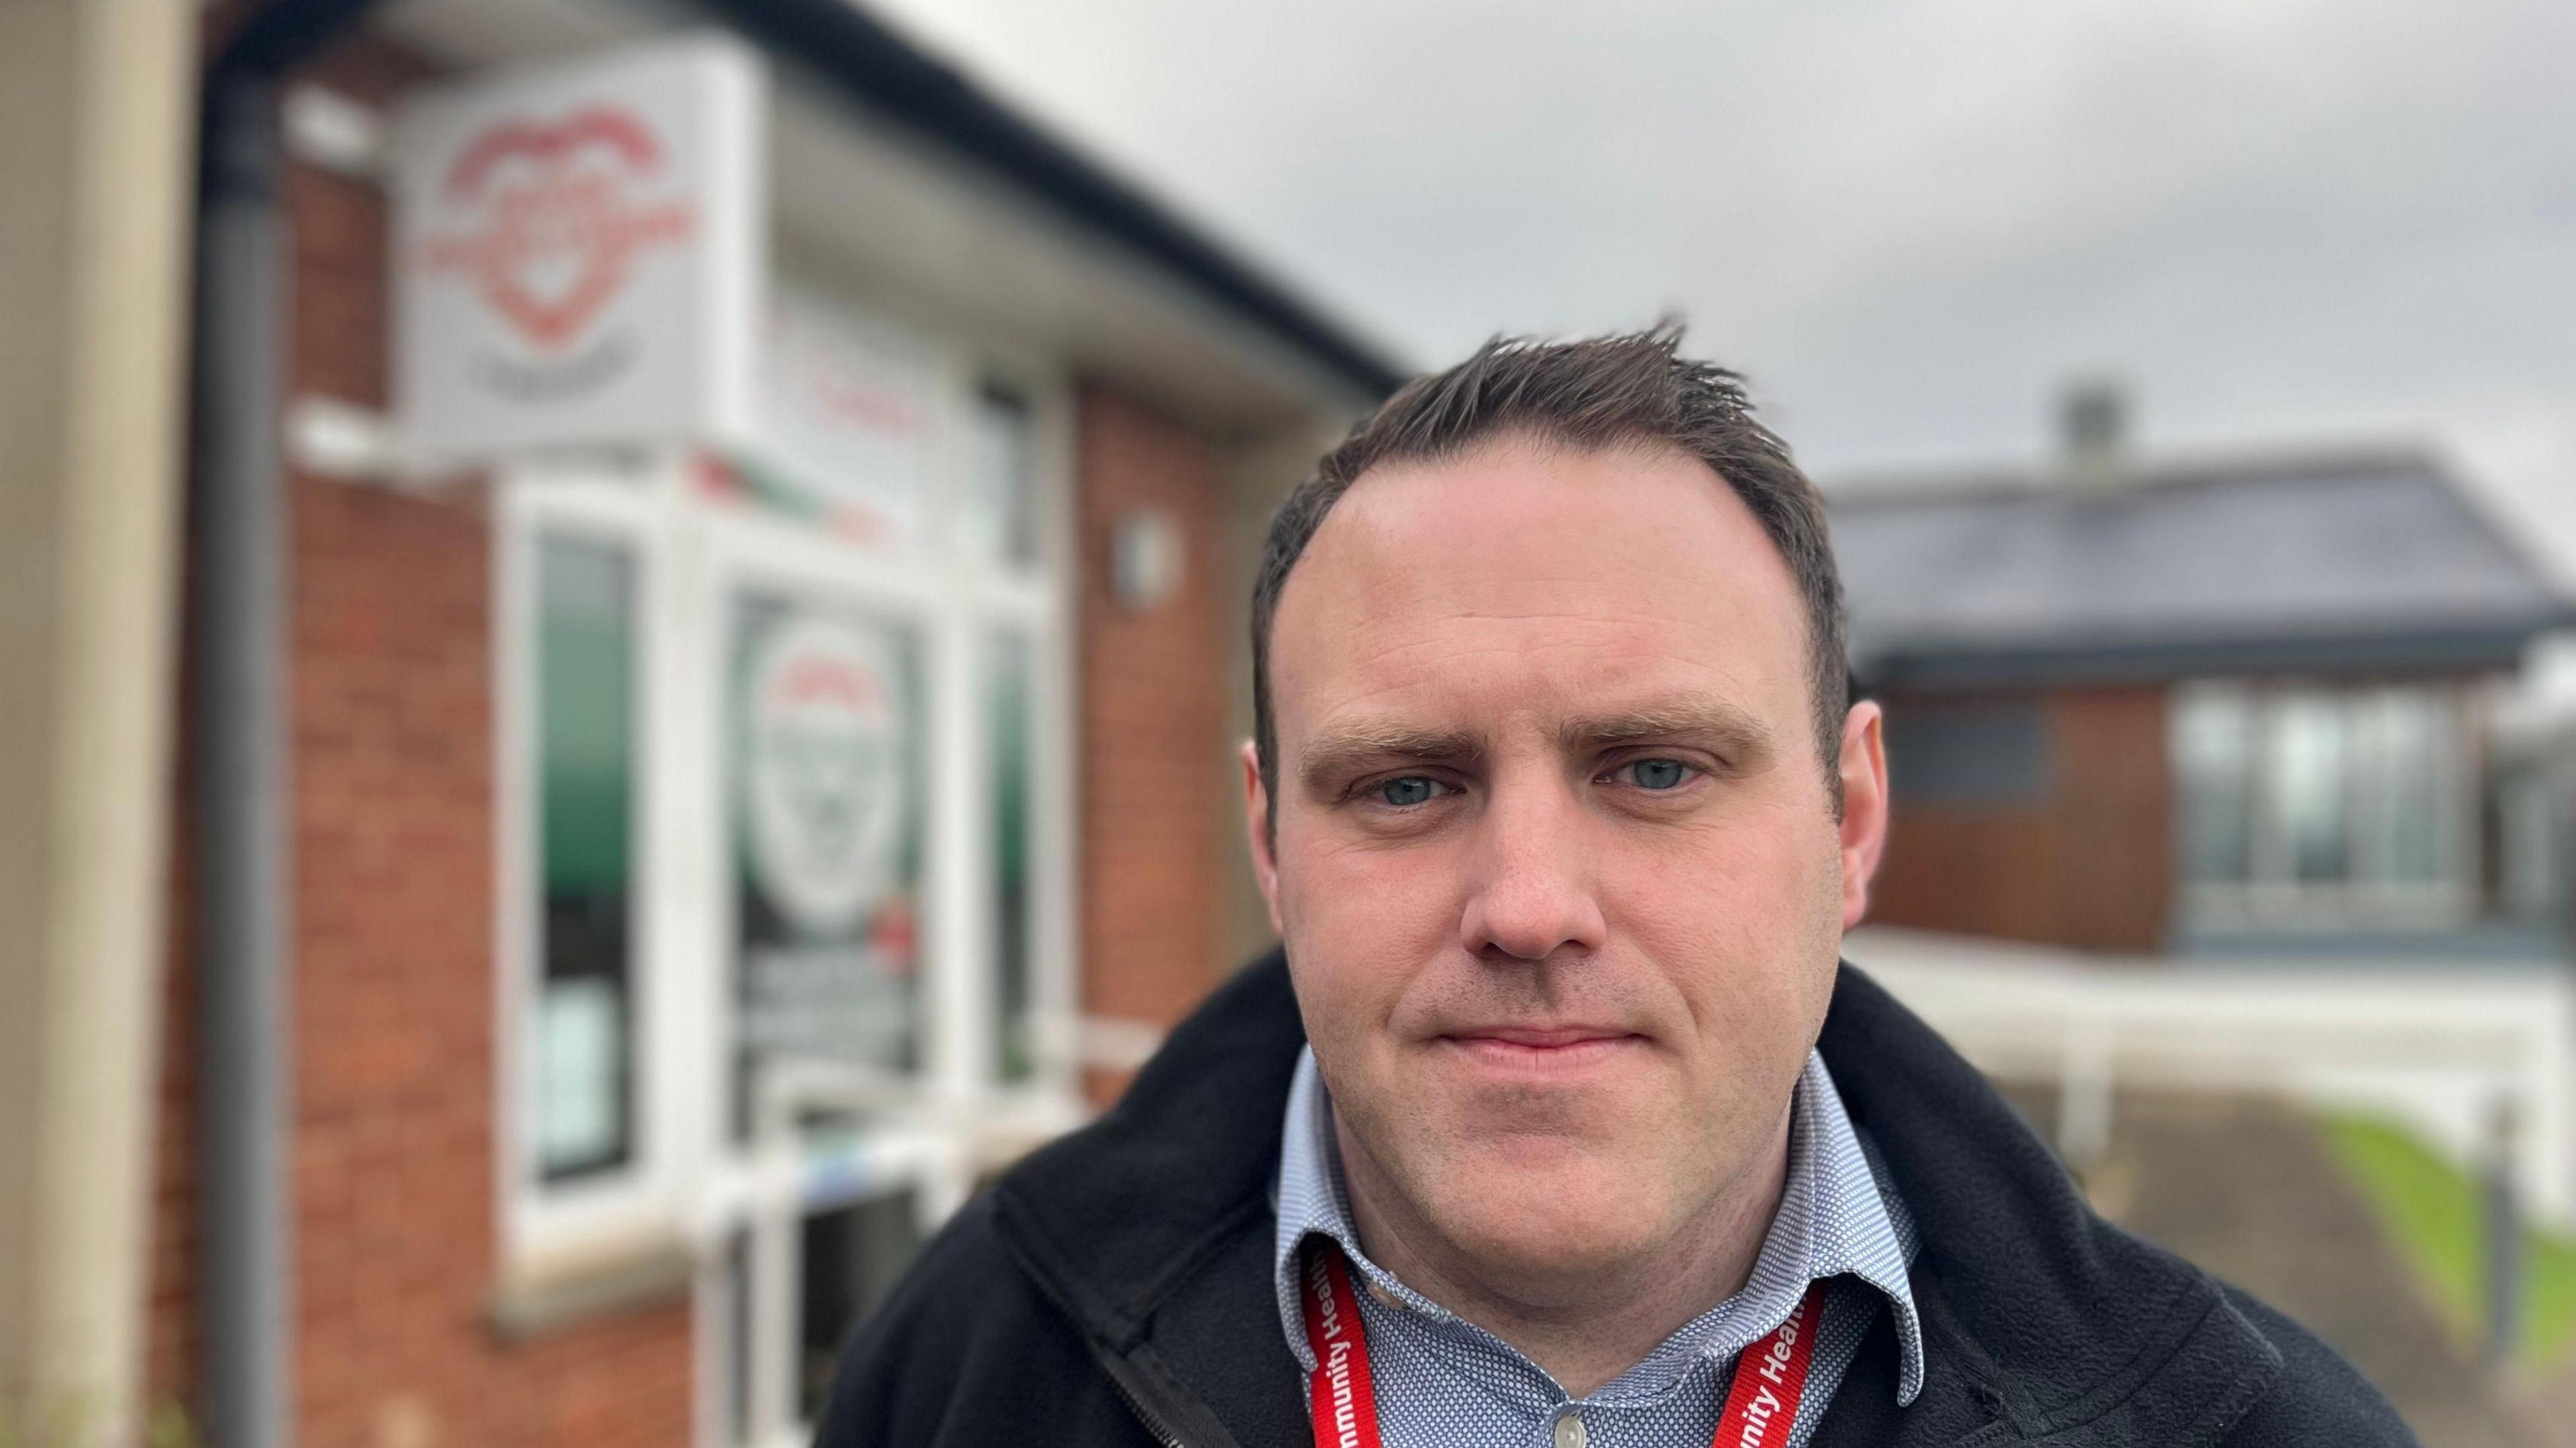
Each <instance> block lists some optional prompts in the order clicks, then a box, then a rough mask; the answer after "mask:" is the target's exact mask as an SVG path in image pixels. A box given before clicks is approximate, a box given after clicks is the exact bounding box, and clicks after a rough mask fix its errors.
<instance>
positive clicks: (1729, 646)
mask: <svg viewBox="0 0 2576 1448" xmlns="http://www.w3.org/2000/svg"><path fill="white" fill-rule="evenodd" d="M1805 641H1806V634H1805V616H1804V610H1803V606H1802V604H1801V601H1800V596H1799V591H1798V587H1797V583H1796V580H1795V579H1794V578H1793V577H1792V575H1791V574H1790V571H1789V567H1788V564H1787V562H1786V561H1785V560H1783V559H1782V558H1781V556H1780V554H1779V551H1778V550H1777V549H1776V548H1774V547H1773V546H1772V544H1771V541H1770V539H1769V538H1768V537H1767V536H1766V535H1765V534H1764V533H1763V531H1762V527H1761V524H1760V523H1759V522H1758V521H1756V520H1755V518H1754V516H1753V513H1752V511H1751V510H1750V509H1749V508H1747V507H1746V506H1745V505H1744V503H1743V501H1742V500H1741V499H1739V498H1738V497H1737V496H1736V495H1735V491H1734V489H1732V488H1731V487H1729V486H1728V485H1727V484H1726V483H1725V482H1724V481H1723V480H1721V479H1720V478H1718V477H1717V476H1716V474H1714V473H1713V472H1711V471H1710V469H1709V468H1708V467H1707V465H1705V464H1703V463H1701V462H1700V461H1698V460H1697V459H1695V458H1692V457H1690V456H1688V455H1687V454H1684V453H1682V452H1681V451H1679V450H1678V449H1662V448H1658V449H1653V450H1647V449H1618V450H1608V451H1595V450H1586V449H1576V448H1565V447H1557V446H1551V445H1547V444H1543V443H1538V442H1533V441H1528V440H1523V439H1503V440H1498V441H1495V442H1492V443H1488V444H1486V445H1483V446H1481V447H1478V448H1476V449H1474V450H1472V451H1469V452H1466V453H1462V454H1459V455H1457V456H1455V457H1451V458H1444V459H1440V460H1438V461H1434V462H1417V463H1405V464H1399V465H1390V466H1382V467H1379V468H1373V469H1371V470H1370V471H1369V472H1368V473H1367V474H1365V475H1364V476H1362V477H1361V478H1360V479H1359V481H1357V482H1356V483H1354V484H1353V485H1352V487H1351V489H1350V490H1349V491H1348V492H1347V493H1345V494H1344V495H1343V496H1342V498H1341V499H1340V501H1339V502H1337V503H1336V504H1335V505H1334V507H1333V510H1332V512H1331V513H1329V514H1327V515H1326V517H1325V519H1324V522H1323V524H1322V526H1321V527H1319V528H1318V529H1317V530H1316V532H1315V536H1314V537H1313V539H1312V540H1310V541H1309V543H1308V544H1307V547H1306V551H1305V553H1304V555H1303V556H1302V557H1300V558H1299V560H1298V562H1297V565H1296V567H1295V569H1294V570H1293V571H1292V572H1291V573H1290V574H1289V577H1288V580H1287V582H1286V584H1285V585H1284V586H1283V588H1282V589H1281V592H1280V598H1279V609H1278V613H1277V616H1276V617H1275V619H1274V621H1273V624H1272V629H1271V637H1270V673H1271V686H1272V699H1273V706H1274V710H1275V712H1276V714H1277V716H1278V721H1279V726H1280V729H1281V732H1282V736H1283V743H1285V742H1286V740H1287V739H1288V738H1292V737H1294V735H1296V734H1297V733H1300V732H1303V731H1304V730H1306V729H1311V728H1314V727H1318V726H1320V725H1322V724H1324V723H1326V722H1334V721H1337V720H1339V719H1340V718H1341V717H1342V716H1346V715H1353V714H1361V715H1365V714H1370V713H1387V712H1394V713H1400V714H1406V715H1420V714H1423V713H1426V712H1428V713H1436V714H1440V715H1443V716H1446V719H1447V722H1461V721H1460V720H1458V719H1457V718H1456V717H1454V716H1459V715H1472V716H1491V715H1493V714H1495V713H1498V712H1503V713H1510V712H1518V713H1526V714H1530V715H1533V716H1537V715H1545V716H1548V717H1549V718H1557V717H1563V716H1564V714H1565V713H1566V712H1567V711H1569V710H1578V709H1579V710H1591V709H1596V708H1598V707H1600V706H1604V705H1612V706H1616V705H1622V704H1629V703H1634V702H1638V701H1641V700H1645V699H1650V698H1653V697H1655V696H1657V695H1660V694H1665V693H1669V692H1672V691H1674V690H1690V691H1693V692H1698V693H1711V692H1714V693H1716V694H1718V695H1720V696H1721V697H1724V698H1727V699H1728V700H1730V701H1731V702H1733V703H1734V704H1735V705H1736V706H1737V707H1739V708H1742V709H1745V710H1748V711H1751V712H1754V713H1757V714H1761V715H1766V716H1767V715H1772V714H1775V713H1789V714H1794V713H1802V712H1803V710H1804V706H1805V701H1806V693H1805V687H1806V680H1805V659H1806V653H1805V648H1806V642H1805ZM1467 722H1476V721H1473V720H1470V721H1467ZM1778 722H1779V723H1780V724H1781V725H1782V727H1783V728H1784V729H1788V728H1793V727H1794V725H1793V723H1792V721H1790V720H1787V719H1781V720H1779V721H1778Z"/></svg>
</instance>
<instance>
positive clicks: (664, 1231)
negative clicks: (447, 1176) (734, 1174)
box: [493, 454, 696, 1279]
mask: <svg viewBox="0 0 2576 1448" xmlns="http://www.w3.org/2000/svg"><path fill="white" fill-rule="evenodd" d="M671 474H672V466H671V462H670V460H669V459H667V458H636V457H627V456H616V455H609V454H597V455H574V454H562V455H554V456H550V457H546V458H540V459H527V460H522V461H518V462H514V463H512V464H510V465H507V466H505V467H502V468H500V469H497V470H496V472H495V476H494V482H493V486H494V499H493V511H494V514H495V517H496V519H497V522H498V526H497V527H496V528H495V529H494V541H495V557H496V561H497V564H498V566H497V567H496V568H495V570H494V595H495V606H494V610H493V618H494V630H493V637H494V657H495V662H496V664H497V678H496V681H495V683H496V687H495V689H494V691H493V692H494V705H495V712H496V715H497V721H496V727H495V730H494V739H495V741H496V748H495V750H494V771H493V775H494V793H495V801H494V804H495V816H496V823H497V826H498V829H497V831H496V835H497V838H496V841H495V849H494V851H493V855H494V861H495V866H496V871H497V881H496V892H497V893H496V896H495V899H496V902H497V904H498V906H499V908H498V909H497V910H496V911H495V912H494V917H495V924H496V929H497V931H498V939H497V941H496V942H495V949H494V955H493V958H494V960H495V961H496V962H497V963H498V965H499V968H498V969H497V970H495V971H494V973H493V974H494V976H495V980H496V984H497V989H498V998H497V999H496V1001H495V1009H494V1016H493V1020H494V1023H495V1031H494V1045H495V1050H494V1056H495V1065H496V1068H497V1073H498V1074H497V1080H496V1100H497V1102H498V1105H497V1106H496V1109H495V1111H494V1121H493V1137H494V1143H495V1148H496V1152H497V1156H498V1161H497V1176H498V1180H499V1184H500V1189H501V1214H502V1222H501V1226H502V1230H503V1232H504V1237H503V1241H504V1243H505V1247H506V1251H505V1260H506V1263H507V1270H508V1271H509V1272H510V1274H511V1275H512V1276H514V1277H521V1278H528V1279H542V1278H544V1277H547V1276H549V1275H551V1274H552V1273H553V1272H554V1271H556V1270H559V1269H578V1267H580V1266H581V1265H583V1264H586V1263H591V1262H595V1261H597V1260H599V1259H600V1258H602V1257H603V1256H606V1255H613V1254H614V1252H615V1251H616V1250H617V1248H618V1247H619V1246H621V1245H628V1244H631V1246H632V1247H633V1248H634V1249H636V1250H648V1249H653V1248H658V1247H664V1246H667V1245H669V1244H670V1243H671V1242H672V1241H673V1240H674V1239H675V1238H677V1237H679V1236H680V1235H681V1234H682V1232H683V1224H684V1221H685V1213H684V1211H683V1205H682V1202H681V1198H680V1194H679V1190H678V1182H679V1179H680V1176H681V1174H682V1172H683V1170H684V1168H685V1165H686V1163H685V1161H684V1157H685V1155H686V1153H685V1144H686V1139H687V1133H686V1131H685V1130H684V1129H683V1124H682V1123H681V1122H680V1121H678V1120H675V1119H674V1113H675V1112H679V1111H682V1110H684V1108H685V1103H684V1102H683V1101H682V1100H680V1099H679V1098H680V1093H679V1091H678V1090H677V1089H676V1086H675V1081H676V1080H677V1078H680V1077H683V1076H685V1075H687V1074H690V1073H692V1072H693V1071H694V1070H695V1069H696V1067H695V1065H694V1063H692V1062H691V1061H690V1059H689V1056H690V1051H689V1048H688V1042H687V1040H686V1031H685V1028H684V1025H683V1021H682V1013H681V1012H680V1011H679V1010H677V1009H675V1007H676V1006H677V1004H678V1001H679V995H678V992H677V991H676V990H675V989H674V985H675V981H674V968H673V947H674V944H675V941H674V938H673V934H672V930H671V924H672V922H671V920H670V918H669V913H670V912H669V909H668V904H667V895H666V888H665V887H666V886H667V885H668V884H669V882H670V880H671V876H672V874H673V869H672V866H673V864H674V859H673V853H674V852H673V849H672V846H673V845H674V844H675V843H676V842H677V840H678V838H679V837H678V835H677V834H676V833H675V832H674V831H673V829H672V828H671V825H672V821H671V820H670V819H669V818H668V814H669V804H670V800H669V799H668V794H669V791H668V789H667V788H666V786H665V781H667V780H668V779H669V777H670V775H669V770H670V769H671V767H672V764H673V762H674V756H675V754H676V752H677V751H678V750H679V749H681V748H682V747H683V741H681V740H679V739H677V738H675V737H673V734H672V731H671V730H670V729H669V728H668V727H667V721H668V720H669V719H670V718H671V715H670V712H669V710H668V709H667V707H666V705H667V701H668V699H669V698H670V695H671V693H672V690H673V687H674V685H675V683H676V682H677V681H676V680H675V679H674V678H673V677H672V674H673V670H672V669H671V667H670V663H669V661H670V658H671V653H672V651H671V648H670V643H669V636H670V632H671V618H670V609H669V607H668V596H669V593H670V589H669V587H668V579H669V575H670V572H671V560H670V551H671V550H670V546H669V542H670V531H671V530H670V521H669V494H670V492H671V489H672V487H673V478H672V476H671ZM549 537H570V538H578V539H583V540H586V541H592V542H598V543H605V544H608V545H611V546H614V547H617V548H620V549H622V550H624V551H625V552H626V553H627V555H628V557H629V558H631V559H632V561H633V564H634V579H635V619H634V635H633V637H634V641H635V648H636V658H635V681H636V697H635V699H634V700H633V703H632V707H633V708H634V710H635V736H636V740H637V744H638V747H637V750H636V759H635V768H636V778H635V791H636V799H635V802H634V810H633V814H632V816H631V818H632V819H633V821H634V828H635V832H636V839H635V843H634V849H633V869H634V884H633V886H632V895H631V901H632V907H631V908H632V910H633V914H632V916H631V918H630V921H629V927H628V928H629V931H630V936H629V939H630V942H631V949H632V951H633V955H632V959H631V960H630V961H629V965H628V971H629V980H630V983H631V986H632V989H633V992H634V1004H633V1009H632V1012H631V1017H632V1021H633V1023H634V1024H633V1027H632V1029H633V1030H634V1035H633V1037H632V1038H631V1039H630V1041H629V1043H628V1049H629V1050H630V1051H631V1052H632V1060H633V1062H634V1065H633V1068H632V1070H631V1073H630V1079H631V1081H632V1082H633V1089H634V1090H635V1093H636V1099H635V1101H634V1103H633V1110H634V1122H633V1129H634V1138H633V1141H632V1143H631V1157H630V1160H629V1161H628V1163H627V1164H626V1165H625V1166H623V1167H619V1168H615V1169H613V1170H610V1171H608V1172H604V1173H601V1174H599V1175H597V1176H592V1177H585V1178H582V1179H579V1180H575V1181H570V1182H563V1183H547V1182H544V1181H543V1180H541V1179H540V1177H539V1175H538V1173H537V1169H536V1162H535V1159H534V1154H533V1151H532V1149H531V1144H530V1143H529V1142H528V1140H527V1134H526V1126H527V1122H528V1115H527V1113H528V1108H529V1106H530V1104H531V1103H532V1102H533V1101H534V1099H535V1094H534V1086H535V1083H534V1079H533V1073H534V1071H535V1069H536V1066H537V1060H536V1054H537V1053H536V1051H535V1050H534V1032H535V1026H536V1021H535V1014H536V1013H535V1011H534V1010H533V1009H532V1005H533V1003H534V1001H535V1000H536V998H537V994H538V989H539V986H540V984H541V981H542V974H543V969H544V960H543V949H544V946H543V923H542V918H541V915H542V911H541V907H540V902H539V900H538V899H537V894H538V892H537V890H536V884H535V881H536V868H537V862H538V860H540V859H541V858H542V853H541V847H540V843H539V840H538V837H537V831H538V828H539V821H538V819H537V813H538V810H537V784H538V780H537V771H538V769H539V767H540V766H539V762H538V759H537V749H538V744H539V729H540V722H541V721H540V718H539V711H540V705H541V701H540V696H539V691H538V681H537V678H536V669H537V650H538V643H537V636H538V629H537V622H538V609H539V607H540V601H539V597H538V586H539V585H538V579H537V567H538V557H539V553H540V551H541V545H542V543H543V542H544V540H545V539H547V538H549Z"/></svg>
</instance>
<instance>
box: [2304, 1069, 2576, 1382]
mask: <svg viewBox="0 0 2576 1448" xmlns="http://www.w3.org/2000/svg"><path fill="white" fill-rule="evenodd" d="M2324 1124H2325V1130H2326V1138H2327V1140H2328V1141H2329V1142H2330V1143H2332V1145H2333V1147H2334V1152H2335V1156H2336V1158H2337V1159H2338V1160H2339V1161H2340V1162H2341V1163H2342V1164H2343V1168H2344V1170H2345V1171H2346V1172H2348V1173H2350V1174H2351V1176H2352V1178H2353V1180H2354V1181H2356V1182H2357V1183H2359V1184H2360V1186H2361V1188H2362V1191H2363V1192H2364V1194H2365V1195H2367V1196H2368V1197H2369V1198H2370V1203H2371V1206H2372V1207H2373V1209H2375V1210H2376V1211H2377V1212H2378V1214H2379V1219H2380V1221H2381V1222H2382V1223H2383V1224H2384V1225H2385V1226H2386V1227H2387V1229H2388V1234H2389V1236H2390V1237H2391V1238H2393V1239H2394V1240H2395V1241H2396V1242H2397V1244H2398V1249H2399V1250H2400V1251H2401V1252H2403V1253H2404V1254H2405V1256H2406V1258H2407V1260H2408V1261H2409V1262H2410V1263H2412V1264H2413V1266H2414V1268H2415V1270H2416V1272H2417V1274H2418V1275H2419V1276H2420V1277H2421V1278H2422V1279H2423V1282H2424V1285H2425V1287H2426V1288H2427V1289H2428V1292H2427V1295H2428V1296H2430V1297H2431V1298H2432V1300H2433V1304H2434V1306H2435V1308H2436V1309H2437V1310H2439V1311H2440V1313H2441V1314H2442V1317H2443V1320H2444V1321H2445V1323H2446V1324H2447V1325H2448V1326H2449V1327H2450V1329H2451V1331H2452V1333H2453V1334H2454V1336H2456V1337H2457V1339H2458V1340H2459V1342H2460V1344H2461V1345H2462V1346H2463V1347H2464V1348H2474V1347H2475V1346H2476V1344H2477V1343H2478V1341H2479V1339H2480V1338H2481V1337H2482V1336H2484V1334H2485V1331H2486V1327H2485V1324H2486V1300H2485V1299H2486V1286H2485V1268H2484V1266H2483V1262H2484V1259H2485V1250H2484V1245H2483V1238H2484V1237H2485V1235H2486V1220H2485V1219H2486V1205H2485V1202H2484V1200H2483V1188H2482V1187H2481V1185H2480V1183H2479V1182H2478V1180H2477V1179H2476V1178H2475V1177H2473V1176H2471V1175H2470V1174H2469V1173H2467V1172H2464V1171H2462V1170H2461V1169H2460V1168H2459V1167H2457V1166H2455V1165H2453V1164H2452V1163H2451V1162H2450V1160H2449V1159H2447V1158H2445V1157H2443V1156H2442V1155H2441V1154H2440V1153H2438V1152H2436V1151H2434V1150H2433V1149H2432V1148H2431V1147H2429V1146H2427V1145H2425V1144H2424V1142H2423V1140H2422V1139H2421V1138H2419V1137H2417V1136H2416V1135H2415V1134H2414V1133H2412V1132H2410V1131H2408V1130H2406V1129H2405V1128H2404V1127H2401V1126H2396V1125H2393V1124H2391V1123H2390V1122H2388V1121H2385V1120H2382V1119H2380V1118H2377V1117H2369V1116H2357V1115H2341V1114H2329V1115H2328V1116H2326V1118H2325V1122H2324ZM2522 1261H2523V1280H2522V1310H2523V1352H2522V1359H2523V1361H2524V1363H2525V1364H2527V1365H2530V1366H2535V1367H2537V1366H2548V1365H2554V1364H2556V1363H2558V1362H2559V1361H2560V1360H2561V1359H2563V1358H2565V1357H2566V1356H2567V1354H2568V1352H2569V1350H2570V1348H2571V1347H2572V1346H2576V1239H2571V1238H2569V1237H2568V1236H2566V1235H2563V1234H2561V1233H2558V1232H2554V1231H2549V1230H2546V1229H2544V1228H2539V1227H2530V1226H2526V1227H2525V1229H2524V1232H2523V1259H2522Z"/></svg>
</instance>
